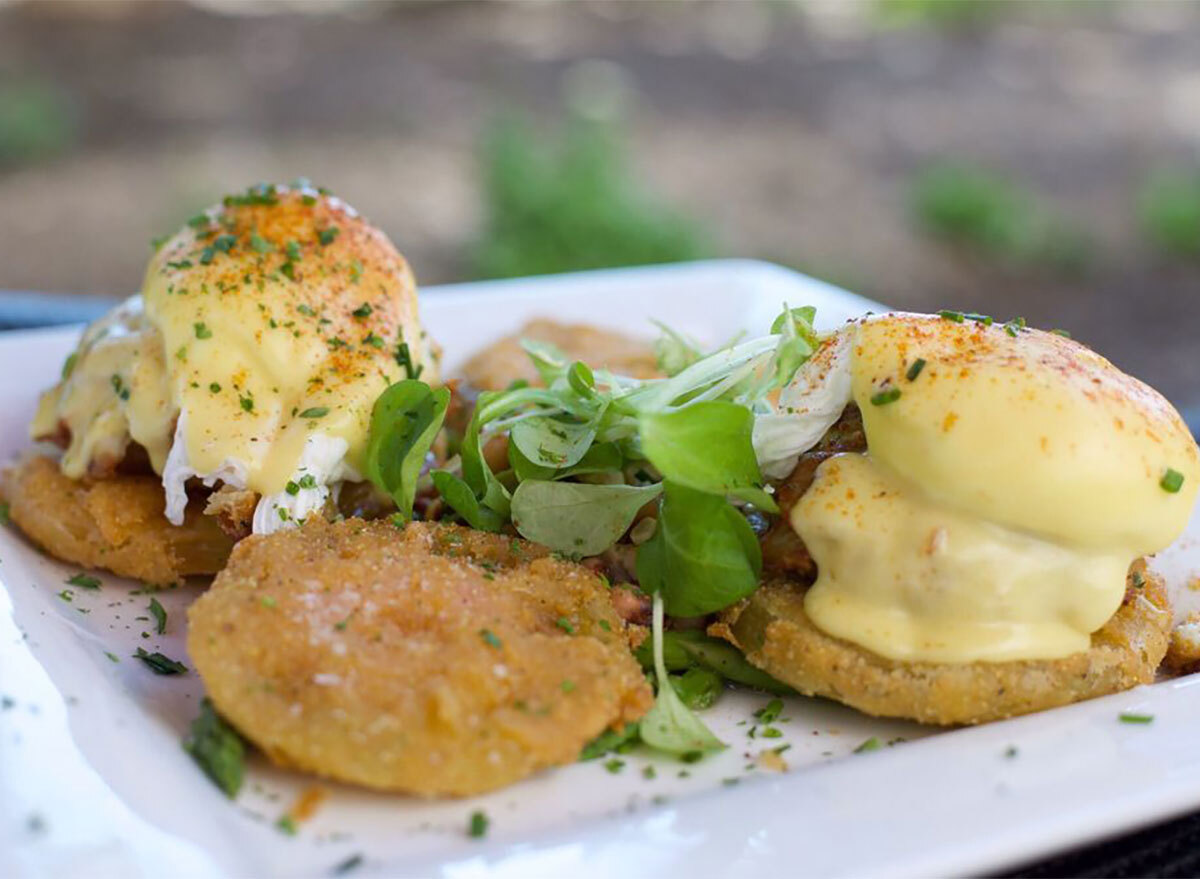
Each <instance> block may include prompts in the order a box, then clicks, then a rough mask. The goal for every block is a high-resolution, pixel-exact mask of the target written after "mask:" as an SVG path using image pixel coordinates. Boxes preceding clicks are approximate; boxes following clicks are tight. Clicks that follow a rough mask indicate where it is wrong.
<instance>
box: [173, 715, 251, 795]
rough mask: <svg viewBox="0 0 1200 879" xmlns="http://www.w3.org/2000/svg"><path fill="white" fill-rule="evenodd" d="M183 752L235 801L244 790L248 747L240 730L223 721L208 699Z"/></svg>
mask: <svg viewBox="0 0 1200 879" xmlns="http://www.w3.org/2000/svg"><path fill="white" fill-rule="evenodd" d="M183 749H184V750H185V751H187V752H188V753H189V754H191V755H192V759H193V760H195V761H196V763H197V764H198V765H199V766H200V768H201V769H203V770H204V773H205V774H206V775H207V776H208V777H209V778H211V779H212V780H213V782H214V783H215V784H216V785H217V787H219V788H220V789H221V790H223V791H224V792H225V796H227V797H229V798H230V799H233V798H234V797H236V796H237V794H238V791H240V790H241V789H242V778H243V776H244V774H245V760H246V746H245V745H244V744H243V743H242V738H241V736H239V735H238V734H237V731H236V730H235V729H234V728H233V727H231V726H230V725H229V724H227V723H226V722H225V721H224V720H222V719H221V717H220V715H218V714H217V712H216V710H215V709H214V708H213V704H212V702H211V701H209V700H208V699H204V700H203V701H202V702H201V703H200V716H199V717H197V718H196V719H195V720H193V721H192V726H191V729H190V730H189V731H188V734H187V737H186V738H184V740H183Z"/></svg>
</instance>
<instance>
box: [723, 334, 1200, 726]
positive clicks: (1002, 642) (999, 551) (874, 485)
mask: <svg viewBox="0 0 1200 879" xmlns="http://www.w3.org/2000/svg"><path fill="white" fill-rule="evenodd" d="M794 384H795V386H796V387H797V388H802V389H803V391H804V393H803V401H805V405H804V406H800V398H798V397H796V396H795V394H793V402H795V403H796V406H794V407H792V412H791V413H790V414H789V413H788V411H787V410H788V408H789V407H788V406H787V404H788V401H789V395H788V390H786V389H785V391H784V394H783V396H782V399H781V402H782V403H783V404H784V412H785V414H784V415H782V416H780V418H781V419H783V420H784V423H786V419H787V418H789V417H792V418H795V419H796V423H797V425H798V428H799V429H801V430H802V431H809V432H811V430H812V422H813V418H814V417H817V418H823V419H824V423H823V424H822V425H821V427H822V428H824V427H828V426H830V425H835V426H836V429H835V430H831V431H829V432H828V433H827V435H826V439H825V440H823V441H822V444H819V445H818V446H817V447H816V448H811V449H810V448H806V449H805V450H804V453H803V454H802V455H800V457H799V460H797V458H796V457H794V456H793V457H791V458H785V459H783V460H776V461H768V462H764V464H765V468H764V469H766V470H768V472H770V471H771V470H772V469H773V470H774V471H775V472H777V473H778V472H780V471H783V472H788V470H792V477H790V478H789V479H785V480H784V482H783V483H782V487H781V490H780V492H779V494H778V497H779V499H780V501H781V506H783V507H785V508H786V509H785V511H784V517H783V519H782V520H781V522H780V523H779V524H778V525H777V526H776V527H777V528H786V529H790V531H791V533H792V535H793V540H797V539H798V541H799V543H800V544H802V550H803V551H804V552H806V553H807V556H808V558H807V559H804V560H802V561H801V562H799V563H798V562H797V561H796V555H797V553H796V552H792V553H791V554H790V555H789V554H786V553H784V554H780V555H779V556H778V558H779V559H782V560H783V562H784V564H782V565H780V566H777V576H776V577H774V578H773V579H772V580H770V581H769V582H768V583H766V584H765V585H764V586H763V587H762V588H761V589H760V590H758V591H757V592H756V593H755V594H754V595H753V596H752V597H751V598H749V599H748V600H747V601H745V602H743V603H742V604H740V605H738V606H737V607H735V608H733V609H731V610H730V611H728V612H726V614H725V615H724V617H723V619H722V622H720V623H719V624H717V625H716V626H715V627H714V632H715V633H718V634H721V635H722V636H724V637H726V638H728V639H729V640H731V641H733V642H734V643H735V644H738V645H739V646H741V647H742V648H743V649H744V650H745V651H746V654H747V656H748V657H749V659H750V660H751V661H752V662H754V663H755V664H757V665H760V666H761V667H762V668H764V669H765V670H766V671H768V672H770V673H771V674H773V675H775V676H776V677H778V678H780V679H781V680H784V681H786V682H787V683H789V684H792V685H793V686H795V687H796V688H797V689H799V690H801V691H802V692H806V693H812V694H817V695H824V696H830V697H832V698H835V699H839V700H840V701H843V702H846V703H848V704H850V705H854V706H855V707H858V708H860V709H862V710H864V711H867V712H868V713H873V714H880V715H891V716H902V717H913V718H916V719H918V720H922V721H926V722H934V723H964V722H965V723H971V722H980V721H984V720H992V719H996V718H999V717H1006V716H1010V715H1013V714H1020V713H1025V712H1027V711H1034V710H1039V709H1041V708H1047V707H1051V706H1054V705H1059V704H1064V703H1066V702H1071V701H1075V700H1077V699H1081V698H1087V697H1090V696H1095V695H1100V694H1103V693H1107V692H1113V691H1116V690H1119V689H1124V688H1127V687H1130V686H1133V685H1135V684H1137V683H1143V682H1147V681H1149V680H1152V679H1153V675H1154V671H1155V669H1156V668H1157V666H1158V664H1159V662H1160V661H1161V659H1162V656H1163V653H1164V652H1165V650H1166V646H1167V637H1168V632H1169V629H1170V623H1171V615H1170V612H1169V607H1168V602H1167V599H1166V596H1165V593H1164V591H1163V587H1162V584H1161V582H1160V581H1159V579H1158V578H1157V577H1156V576H1154V575H1153V574H1151V573H1150V572H1148V571H1147V570H1146V568H1145V564H1144V561H1143V556H1145V555H1147V554H1150V553H1154V552H1157V551H1158V550H1160V549H1163V548H1165V547H1166V546H1167V545H1168V544H1170V543H1171V542H1172V541H1173V540H1174V539H1175V538H1176V537H1178V536H1179V535H1180V534H1181V533H1182V531H1183V529H1184V527H1185V526H1186V524H1187V520H1188V517H1189V515H1190V514H1191V511H1192V508H1193V505H1194V502H1195V498H1196V492H1197V489H1198V488H1200V453H1198V450H1197V447H1196V443H1195V441H1194V440H1193V438H1192V436H1191V434H1190V433H1189V431H1188V429H1187V427H1186V425H1185V424H1184V422H1183V420H1182V419H1181V418H1180V416H1179V415H1178V413H1177V412H1176V411H1175V410H1174V409H1173V408H1172V407H1171V406H1170V404H1169V403H1167V401H1166V400H1164V399H1163V398H1162V397H1161V396H1160V395H1159V394H1157V393H1156V392H1155V391H1154V390H1152V389H1151V388H1149V387H1147V386H1146V385H1144V384H1142V383H1141V382H1139V381H1137V380H1136V379H1133V378H1131V377H1129V376H1127V375H1125V374H1123V373H1121V372H1120V371H1119V370H1118V369H1116V367H1114V366H1113V365H1112V364H1111V363H1109V362H1108V361H1107V360H1105V359H1104V358H1103V357H1100V356H1099V355H1097V354H1095V353H1093V352H1092V351H1090V350H1088V349H1087V348H1085V347H1084V346H1082V345H1079V344H1078V343H1075V342H1073V341H1071V340H1069V339H1067V338H1064V337H1062V336H1060V335H1057V334H1053V333H1046V332H1040V331H1037V330H1031V329H1028V328H1026V327H1024V325H1023V324H1022V323H1017V322H1013V323H1009V324H1006V325H1003V326H1002V325H999V324H996V323H994V322H993V321H991V319H989V318H984V317H983V316H980V315H962V314H957V313H953V312H944V313H942V314H941V315H938V316H929V315H908V314H893V315H885V316H881V317H871V318H867V319H864V320H863V321H861V322H858V323H855V324H851V325H849V326H848V327H846V328H844V329H843V330H842V331H840V332H839V333H837V334H836V335H835V336H834V337H832V338H831V339H829V340H828V341H827V342H826V343H825V345H824V347H823V349H822V350H821V352H819V355H818V356H817V357H814V358H813V360H812V361H810V363H809V364H806V365H805V367H803V368H802V371H801V374H799V375H798V376H797V377H796V379H795V382H794ZM831 403H832V404H833V405H830V404H831ZM859 419H861V425H860V426H859V424H858V421H859ZM779 427H780V425H779V424H775V425H773V427H772V429H774V430H778V429H779ZM847 437H850V438H851V439H852V440H853V438H854V437H857V439H858V442H859V443H860V445H859V446H858V447H857V448H856V447H855V446H854V445H853V442H851V444H850V445H847V444H846V438H847ZM831 438H832V439H831ZM863 441H865V448H864V447H862V445H861V443H863ZM793 464H794V465H795V466H794V469H792V465H793ZM769 542H770V538H768V544H769ZM764 548H765V549H766V545H765V547H764ZM805 563H807V570H808V571H809V576H807V577H805V576H803V572H804V571H805ZM767 567H768V569H770V568H771V564H770V563H769V560H768V564H767ZM779 567H782V568H784V569H787V568H789V567H790V570H791V572H792V575H791V576H790V577H788V578H786V579H785V578H783V577H782V576H779V574H780V573H782V572H781V571H779V570H778V568H779ZM797 571H799V572H801V576H799V577H797V576H796V572H797ZM812 572H815V577H814V576H812Z"/></svg>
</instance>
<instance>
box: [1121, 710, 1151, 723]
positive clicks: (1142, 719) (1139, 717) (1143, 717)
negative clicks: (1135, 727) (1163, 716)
mask: <svg viewBox="0 0 1200 879" xmlns="http://www.w3.org/2000/svg"><path fill="white" fill-rule="evenodd" d="M1119 717H1120V720H1121V723H1153V722H1154V715H1153V714H1135V713H1134V712H1131V711H1123V712H1121V714H1120V715H1119Z"/></svg>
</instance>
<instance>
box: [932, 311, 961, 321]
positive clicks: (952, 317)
mask: <svg viewBox="0 0 1200 879" xmlns="http://www.w3.org/2000/svg"><path fill="white" fill-rule="evenodd" d="M938 317H940V318H942V319H943V320H949V321H954V323H956V324H960V323H962V322H963V320H965V319H966V315H965V314H963V313H962V312H961V311H939V312H938Z"/></svg>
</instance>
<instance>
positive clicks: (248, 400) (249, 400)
mask: <svg viewBox="0 0 1200 879" xmlns="http://www.w3.org/2000/svg"><path fill="white" fill-rule="evenodd" d="M238 403H240V404H241V407H242V411H243V412H253V411H254V398H253V397H251V396H242V395H241V394H238Z"/></svg>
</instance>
